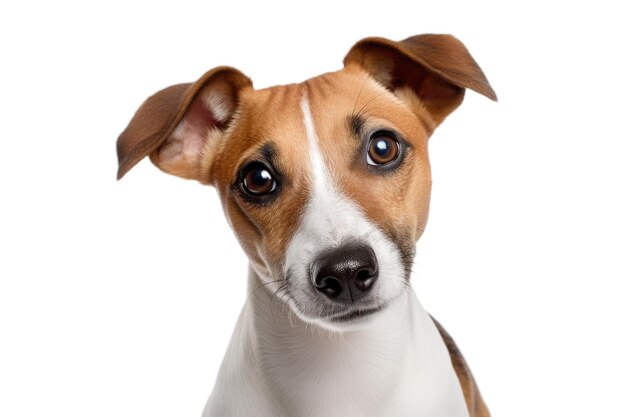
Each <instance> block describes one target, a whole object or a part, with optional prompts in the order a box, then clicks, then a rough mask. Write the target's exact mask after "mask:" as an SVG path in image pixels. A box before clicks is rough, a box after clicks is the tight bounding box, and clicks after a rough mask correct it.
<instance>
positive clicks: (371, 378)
mask: <svg viewBox="0 0 626 417" xmlns="http://www.w3.org/2000/svg"><path fill="white" fill-rule="evenodd" d="M249 285H250V291H251V294H250V296H249V298H248V301H247V303H246V305H245V307H244V309H243V311H242V314H241V316H240V318H239V322H238V324H237V328H236V329H235V332H234V334H233V337H232V340H231V345H230V346H229V349H228V353H227V355H226V357H225V359H224V363H223V364H222V369H221V370H220V374H219V376H218V379H217V382H216V386H215V389H214V391H213V394H212V396H211V398H210V399H209V402H208V404H207V408H206V409H205V414H204V416H205V417H208V416H214V415H215V416H218V415H219V416H227V415H233V416H239V415H255V416H266V415H267V416H273V417H276V416H285V417H287V416H289V417H294V416H310V417H314V416H326V417H331V416H342V417H349V416H360V417H366V416H394V417H396V416H397V417H400V416H454V417H466V416H468V412H467V407H466V405H465V401H464V399H463V393H462V391H461V386H460V383H459V381H458V378H457V377H456V375H455V373H454V369H453V367H452V365H451V362H450V356H449V354H448V351H447V349H446V347H445V344H444V342H443V340H442V338H441V336H440V335H439V332H438V330H437V329H436V327H435V325H434V323H433V321H432V319H431V318H430V316H429V315H428V314H427V313H426V312H425V311H424V309H423V308H422V306H421V304H420V303H419V301H418V300H417V298H416V297H415V296H414V295H413V293H412V292H411V291H409V290H408V287H407V291H406V292H405V293H404V294H403V295H402V296H401V297H399V299H397V300H395V301H394V302H393V303H392V304H391V305H389V306H387V307H386V308H385V309H384V310H383V311H381V312H379V313H377V315H378V316H377V317H373V318H372V322H371V323H368V324H367V325H366V326H364V327H363V328H361V329H358V330H352V331H346V332H334V331H330V330H325V329H321V328H319V327H317V326H314V325H311V324H307V323H305V322H303V321H302V320H301V319H299V318H298V317H296V316H295V314H293V313H292V312H291V310H290V309H289V307H288V306H287V305H286V304H284V303H283V302H282V300H281V299H280V297H279V296H276V297H273V294H272V292H271V291H268V290H266V289H265V287H264V286H262V282H261V280H260V279H259V278H258V276H257V275H256V274H255V273H254V272H253V271H251V272H250V278H249Z"/></svg>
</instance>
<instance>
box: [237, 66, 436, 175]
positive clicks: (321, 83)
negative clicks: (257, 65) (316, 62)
mask: <svg viewBox="0 0 626 417" xmlns="http://www.w3.org/2000/svg"><path fill="white" fill-rule="evenodd" d="M303 102H306V104H307V105H306V108H307V109H308V110H309V111H310V117H311V119H312V122H313V125H314V129H315V131H316V136H317V138H318V140H319V141H320V143H319V147H320V151H321V152H322V153H323V154H325V155H327V156H329V157H332V156H336V155H344V154H346V153H347V152H349V151H350V150H351V149H353V147H354V138H353V135H354V132H353V125H352V122H353V121H354V119H355V118H357V117H359V118H360V119H364V120H371V121H378V122H381V121H384V124H385V126H384V127H387V128H393V129H398V130H401V131H402V132H401V133H405V134H406V135H407V139H409V138H425V137H426V136H427V135H426V134H425V131H424V129H422V125H421V124H420V123H419V122H418V118H417V117H416V115H415V113H413V112H411V111H410V110H409V108H408V107H407V106H406V105H405V104H403V103H402V102H401V101H400V100H399V99H398V98H397V97H396V96H395V95H394V94H393V93H391V92H390V91H388V90H387V89H385V88H384V87H383V86H382V85H381V84H379V83H378V82H376V81H375V80H374V79H373V78H371V77H370V76H369V75H368V74H367V73H366V72H364V71H362V70H359V69H356V68H349V69H343V70H341V71H337V72H331V73H326V74H323V75H320V76H317V77H314V78H311V79H308V80H306V81H304V82H302V83H298V84H288V85H280V86H274V87H269V88H264V89H260V90H252V89H250V90H248V91H246V92H245V93H244V94H242V97H241V103H240V109H239V112H238V116H237V122H236V123H235V126H234V129H233V130H232V133H231V135H230V139H231V140H229V141H228V142H229V144H228V147H227V153H228V155H229V158H228V159H230V160H231V161H233V162H234V161H235V160H238V161H242V160H246V159H251V158H253V156H254V155H259V154H260V150H261V149H262V148H263V147H265V148H267V147H268V145H269V147H270V148H272V149H273V150H274V151H276V153H277V154H278V158H279V159H280V160H282V161H291V163H292V164H291V165H293V166H292V168H294V167H297V166H299V167H301V168H302V167H305V166H306V165H307V164H306V163H305V162H306V161H305V160H306V157H307V155H306V149H307V144H308V141H309V140H310V138H309V137H308V134H307V131H306V128H305V123H304V118H305V117H306V116H307V115H305V114H304V113H303V107H302V104H303ZM379 124H380V123H379ZM331 159H332V158H331ZM232 168H234V167H232ZM287 169H290V167H287Z"/></svg>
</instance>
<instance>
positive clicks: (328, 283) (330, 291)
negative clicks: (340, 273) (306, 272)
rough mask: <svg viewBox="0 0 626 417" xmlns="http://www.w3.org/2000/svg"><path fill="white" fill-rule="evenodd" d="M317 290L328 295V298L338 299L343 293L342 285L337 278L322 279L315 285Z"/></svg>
mask: <svg viewBox="0 0 626 417" xmlns="http://www.w3.org/2000/svg"><path fill="white" fill-rule="evenodd" d="M315 288H317V290H318V291H320V292H322V293H324V294H326V296H327V297H328V298H337V296H339V294H341V292H342V291H343V287H342V286H341V283H340V282H339V280H338V279H337V278H335V277H324V278H322V279H321V281H320V282H319V284H318V283H317V282H316V283H315Z"/></svg>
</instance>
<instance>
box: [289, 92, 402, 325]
mask: <svg viewBox="0 0 626 417" xmlns="http://www.w3.org/2000/svg"><path fill="white" fill-rule="evenodd" d="M300 109H301V111H302V116H303V122H304V127H305V131H306V135H307V142H308V147H307V148H308V152H309V165H310V166H309V169H310V172H311V176H312V189H311V192H310V194H309V198H308V201H307V204H306V207H305V208H304V212H303V215H302V220H301V222H300V225H299V226H298V230H297V231H296V233H295V234H294V236H293V238H292V240H291V242H290V243H289V245H288V247H287V252H286V254H285V264H284V271H285V272H286V273H287V272H288V273H289V279H290V281H291V282H290V294H291V296H292V298H293V301H294V302H295V304H296V305H297V307H298V310H300V311H296V313H299V315H300V316H301V317H303V318H305V319H307V318H308V319H309V321H310V319H313V318H314V317H315V315H316V312H317V310H318V309H319V308H320V306H322V305H324V303H326V302H327V301H328V300H327V299H325V298H324V296H323V295H321V294H319V293H317V292H316V291H314V290H313V288H312V286H311V283H310V282H309V280H310V277H309V276H308V273H309V270H310V265H311V264H312V263H313V262H314V261H315V260H316V259H317V257H318V256H319V255H320V254H321V253H322V252H324V251H327V250H333V249H337V248H339V247H340V246H342V245H344V244H346V243H349V242H355V241H357V242H360V243H364V244H367V245H369V246H370V247H371V248H372V249H373V250H374V253H375V254H376V258H377V260H378V266H379V277H380V279H379V280H378V281H377V283H376V285H375V286H374V288H373V289H372V298H373V299H374V300H377V301H378V302H380V303H385V302H387V301H390V300H391V299H393V298H395V297H396V296H398V295H399V294H400V293H401V292H402V291H403V289H404V288H405V286H404V280H405V276H404V267H403V264H402V260H401V256H400V253H399V250H398V248H397V247H396V246H395V245H394V244H393V242H391V241H390V240H389V239H388V238H387V236H386V235H385V234H384V233H383V231H382V230H380V228H379V227H378V226H377V225H376V224H374V223H373V222H371V221H370V220H369V219H368V218H367V216H366V215H365V213H364V212H363V210H362V208H361V207H360V206H359V205H358V204H357V203H356V202H355V201H353V200H351V199H349V198H347V197H346V196H344V195H343V194H342V193H341V191H340V190H339V188H338V187H337V186H336V184H334V182H333V176H332V175H331V173H330V171H329V169H328V166H327V165H326V163H325V160H324V156H323V153H322V152H321V150H320V146H319V138H318V135H317V131H316V129H315V124H314V121H313V116H312V115H311V109H310V105H309V101H308V100H307V98H306V97H303V98H302V101H301V102H300ZM345 169H349V167H347V166H346V167H345ZM311 316H313V317H311Z"/></svg>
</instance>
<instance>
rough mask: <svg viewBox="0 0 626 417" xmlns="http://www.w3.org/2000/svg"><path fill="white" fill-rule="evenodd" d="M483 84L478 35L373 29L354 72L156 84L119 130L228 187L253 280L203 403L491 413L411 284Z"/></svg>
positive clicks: (213, 74)
mask: <svg viewBox="0 0 626 417" xmlns="http://www.w3.org/2000/svg"><path fill="white" fill-rule="evenodd" d="M466 88H470V89H472V90H474V91H476V92H478V93H480V94H482V95H484V96H486V97H488V98H490V99H492V100H496V94H495V92H494V91H493V89H492V88H491V86H490V85H489V83H488V81H487V79H486V78H485V75H484V74H483V72H482V71H481V69H480V67H479V66H478V65H477V64H476V62H475V61H474V59H473V58H472V57H471V55H470V54H469V52H468V51H467V49H466V48H465V47H464V46H463V44H462V43H461V42H459V41H458V40H457V39H455V38H454V37H452V36H449V35H419V36H413V37H410V38H408V39H405V40H403V41H400V42H395V41H390V40H388V39H383V38H366V39H363V40H361V41H359V42H358V43H356V44H355V45H354V46H353V47H352V49H350V51H349V52H348V54H347V55H346V57H345V59H344V67H343V69H342V70H340V71H337V72H331V73H327V74H323V75H320V76H318V77H315V78H311V79H310V80H307V81H304V82H302V83H300V84H289V85H284V86H276V87H271V88H266V89H261V90H255V89H254V88H253V87H252V82H251V81H250V79H249V78H248V77H247V76H245V75H244V74H242V73H241V72H239V71H238V70H236V69H234V68H230V67H218V68H215V69H212V70H210V71H209V72H207V73H206V74H204V75H203V76H202V77H201V78H200V79H199V80H198V81H196V82H195V83H189V84H178V85H174V86H171V87H168V88H165V89H164V90H161V91H159V92H157V93H156V94H154V95H153V96H151V97H150V98H148V99H147V100H146V101H145V102H144V103H143V104H142V105H141V107H139V109H138V110H137V113H136V114H135V115H134V117H133V119H132V120H131V121H130V124H129V125H128V127H127V128H126V130H124V132H122V134H121V135H120V137H119V139H118V141H117V151H118V157H119V171H118V179H119V178H122V177H123V176H124V174H126V173H127V172H128V171H129V170H130V169H131V168H132V167H133V166H134V165H135V164H137V163H138V162H139V161H140V160H141V159H142V158H144V157H145V156H149V157H150V159H151V160H152V162H153V163H154V164H155V165H156V166H157V167H159V168H160V169H161V170H163V171H165V172H167V173H169V174H174V175H177V176H180V177H183V178H188V179H194V180H197V181H199V182H201V183H202V184H208V185H212V186H214V187H215V188H216V189H217V192H218V194H219V197H220V199H221V202H222V204H223V206H224V212H225V214H226V218H227V220H228V222H229V223H230V225H231V226H232V229H233V231H234V233H235V234H236V236H237V238H238V240H239V242H240V244H241V246H242V248H243V250H244V251H245V253H246V255H247V256H248V258H249V261H250V267H249V271H250V272H249V276H248V283H249V288H250V294H249V296H248V299H247V301H246V304H245V305H244V308H243V311H242V313H241V316H240V317H239V321H238V322H237V326H236V327H235V330H234V333H233V336H232V339H231V342H230V345H229V347H228V352H227V354H226V357H225V358H224V360H223V363H222V366H221V369H220V372H219V375H218V377H217V381H216V383H215V387H214V389H213V392H212V394H211V396H210V398H209V400H208V403H207V405H206V407H205V410H204V414H203V416H205V417H209V416H211V417H212V416H219V417H224V416H236V417H281V416H282V417H317V416H319V417H332V416H341V417H349V416H355V417H357V416H358V417H367V416H372V417H374V416H376V417H380V416H384V417H402V416H407V417H409V416H410V417H415V416H421V417H427V416H428V417H430V416H445V417H452V416H454V417H466V416H472V417H485V416H489V412H488V411H487V408H486V406H485V404H484V402H483V400H482V398H481V396H480V393H479V391H478V389H477V387H476V384H475V382H474V379H473V377H472V374H471V372H470V370H469V368H468V366H467V364H466V363H465V361H464V359H463V357H462V356H461V353H460V352H459V350H458V348H457V347H456V345H455V344H454V341H453V340H452V339H451V338H450V336H449V335H448V334H447V333H446V332H445V330H444V329H443V328H442V327H441V326H440V325H439V324H438V323H437V322H436V321H434V320H433V319H432V318H431V317H430V316H429V315H428V313H427V312H426V311H425V310H424V309H423V308H422V306H421V304H420V303H419V301H418V300H417V298H416V297H415V295H414V294H413V292H412V291H411V290H410V285H409V278H410V274H411V264H412V262H413V257H414V254H415V244H416V242H417V240H418V239H419V237H420V236H421V234H422V232H423V231H424V227H425V226H426V220H427V218H428V205H429V198H430V190H431V174H430V167H429V161H428V139H429V137H430V136H431V134H432V133H433V131H434V130H435V128H436V127H437V126H438V125H439V124H440V123H441V122H442V121H443V120H444V119H445V118H446V116H448V114H450V113H451V112H452V111H453V110H454V109H456V108H457V107H458V106H459V105H460V104H461V102H462V101H463V96H464V94H465V89H466Z"/></svg>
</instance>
